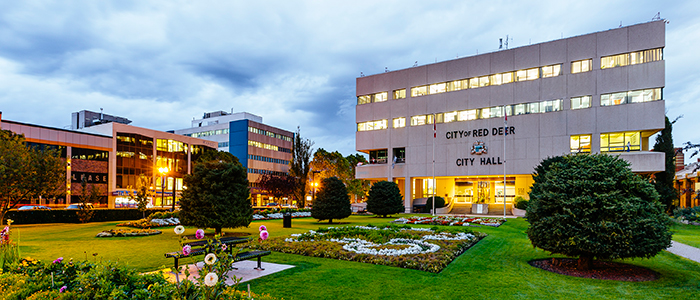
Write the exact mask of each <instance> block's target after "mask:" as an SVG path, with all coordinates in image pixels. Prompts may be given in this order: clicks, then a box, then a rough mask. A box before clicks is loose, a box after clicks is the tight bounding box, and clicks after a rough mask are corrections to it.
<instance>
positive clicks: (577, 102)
mask: <svg viewBox="0 0 700 300" xmlns="http://www.w3.org/2000/svg"><path fill="white" fill-rule="evenodd" d="M589 107H591V96H581V97H572V98H571V109H581V108H589Z"/></svg>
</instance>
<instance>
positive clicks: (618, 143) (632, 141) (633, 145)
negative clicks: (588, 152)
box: [600, 131, 642, 152]
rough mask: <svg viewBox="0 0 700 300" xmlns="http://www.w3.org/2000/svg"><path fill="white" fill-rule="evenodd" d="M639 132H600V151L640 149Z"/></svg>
mask: <svg viewBox="0 0 700 300" xmlns="http://www.w3.org/2000/svg"><path fill="white" fill-rule="evenodd" d="M641 136H642V135H641V132H639V131H636V132H611V133H601V134H600V152H622V151H641V150H642V139H641Z"/></svg>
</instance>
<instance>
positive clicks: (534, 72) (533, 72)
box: [527, 68, 540, 80]
mask: <svg viewBox="0 0 700 300" xmlns="http://www.w3.org/2000/svg"><path fill="white" fill-rule="evenodd" d="M539 75H540V69H539V68H532V69H527V80H535V79H537V78H539Z"/></svg>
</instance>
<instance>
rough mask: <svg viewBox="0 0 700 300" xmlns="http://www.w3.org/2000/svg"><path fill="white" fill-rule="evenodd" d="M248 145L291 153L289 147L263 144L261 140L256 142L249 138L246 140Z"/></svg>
mask: <svg viewBox="0 0 700 300" xmlns="http://www.w3.org/2000/svg"><path fill="white" fill-rule="evenodd" d="M248 146H253V147H257V148H262V149H267V150H273V151H280V152H284V153H292V149H289V148H283V147H278V146H275V145H270V144H265V143H261V142H257V141H251V140H248Z"/></svg>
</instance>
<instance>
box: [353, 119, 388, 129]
mask: <svg viewBox="0 0 700 300" xmlns="http://www.w3.org/2000/svg"><path fill="white" fill-rule="evenodd" d="M386 128H387V120H377V121H368V122H362V123H357V131H371V130H382V129H386Z"/></svg>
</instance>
